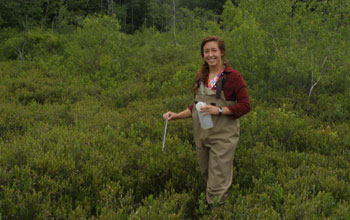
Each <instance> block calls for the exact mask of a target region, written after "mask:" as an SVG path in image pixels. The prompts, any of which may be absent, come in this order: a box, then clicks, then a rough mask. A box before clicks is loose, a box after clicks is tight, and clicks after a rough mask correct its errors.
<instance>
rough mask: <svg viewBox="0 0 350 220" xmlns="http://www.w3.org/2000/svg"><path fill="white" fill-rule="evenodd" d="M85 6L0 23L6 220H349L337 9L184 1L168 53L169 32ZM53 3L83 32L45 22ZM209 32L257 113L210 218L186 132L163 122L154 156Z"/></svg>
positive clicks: (343, 53) (343, 13)
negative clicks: (130, 26) (226, 191)
mask: <svg viewBox="0 0 350 220" xmlns="http://www.w3.org/2000/svg"><path fill="white" fill-rule="evenodd" d="M19 2H20V1H17V3H15V1H1V3H0V6H1V7H0V10H1V16H3V11H4V10H5V11H6V8H4V7H3V6H4V5H6V7H7V9H8V8H9V7H10V6H11V7H12V6H13V7H14V8H16V9H18V10H20V9H19V8H17V5H16V4H19ZM37 2H38V4H39V3H40V1H37ZM73 2H74V3H73ZM87 2H89V1H42V2H41V3H40V4H41V5H40V4H39V5H38V6H37V7H36V6H35V7H34V5H32V6H33V8H31V9H32V10H31V11H28V10H25V8H22V9H21V10H24V11H25V13H24V12H23V11H16V13H18V14H20V15H23V16H24V17H26V16H27V14H28V16H27V17H28V18H31V19H32V20H33V23H32V24H31V26H27V27H26V29H24V30H20V29H18V27H17V26H18V25H19V24H20V23H21V22H22V21H20V20H16V19H23V18H22V17H20V16H9V17H7V16H6V19H5V17H1V19H0V25H1V27H2V29H1V32H0V77H1V81H0V94H1V97H0V219H85V218H88V219H242V220H243V219H350V205H349V204H350V199H349V198H350V169H349V167H350V136H349V133H350V126H349V120H350V102H349V100H350V87H349V85H350V76H349V74H348V71H349V69H350V51H349V50H350V49H349V48H350V39H349V36H350V16H349V11H350V4H349V3H348V2H347V1H340V0H334V1H311V0H310V1H283V0H274V1H263V0H246V1H236V2H235V5H234V4H233V3H232V2H231V1H230V0H228V1H226V3H225V4H224V5H217V8H218V10H213V11H207V10H206V9H205V7H204V6H203V5H195V3H198V4H204V3H203V2H202V1H191V2H193V5H189V4H190V3H189V2H190V1H178V3H179V4H180V5H181V4H183V6H184V7H186V8H179V9H178V10H177V16H178V18H177V19H178V21H177V23H176V27H177V33H176V37H177V44H175V43H174V35H173V33H172V32H167V31H165V30H169V29H170V26H169V24H171V23H167V24H166V27H164V28H163V29H162V28H161V26H158V25H159V24H160V23H157V24H154V25H152V27H151V25H150V26H145V27H143V28H140V29H139V30H138V31H135V33H134V34H132V35H130V34H127V32H128V31H127V30H126V29H125V27H126V26H125V20H123V19H121V17H120V16H121V15H120V14H119V15H114V13H111V14H110V15H108V13H107V15H103V14H100V15H96V14H95V15H88V16H85V15H87V14H89V13H90V12H96V7H99V6H100V7H103V9H104V10H106V8H105V7H107V6H106V5H107V3H109V2H112V3H113V1H95V2H94V1H91V2H90V3H91V4H87ZM93 2H94V3H93ZM120 2H124V1H120ZM125 2H126V1H125ZM131 2H134V3H135V4H136V2H138V1H129V2H128V4H129V3H130V4H131ZM140 2H142V1H140ZM144 2H148V3H151V2H156V3H157V2H158V1H144ZM159 2H160V1H159ZM186 2H187V3H186ZM200 2H202V3H200ZM204 2H208V5H210V4H212V3H213V2H214V1H204ZM25 3H27V1H23V4H22V5H23V6H25ZM49 3H50V5H51V6H52V7H53V8H55V7H56V6H57V7H58V5H61V6H62V8H61V10H63V11H64V10H65V13H68V12H69V13H71V14H72V15H73V14H74V15H79V16H80V19H81V20H79V25H78V26H72V24H69V23H61V24H60V25H61V26H60V27H56V26H55V27H52V26H51V27H50V25H49V26H47V24H45V25H41V24H40V22H42V21H43V20H42V19H41V18H38V17H35V16H36V15H37V13H39V14H40V13H41V16H42V15H43V14H42V13H44V15H45V16H44V17H45V18H46V20H44V21H45V22H46V21H47V19H48V18H51V19H53V20H55V19H59V18H60V16H61V15H62V14H59V15H60V16H54V15H55V13H56V14H57V13H58V12H53V11H51V10H54V9H53V8H51V6H50V7H49V6H48V4H49ZM170 3H171V2H170ZM170 3H169V5H170V6H171V4H170ZM53 4H57V5H56V6H55V5H53ZM67 4H86V7H85V8H84V7H78V5H76V6H75V5H67ZM105 4H106V5H105ZM43 5H44V6H46V8H47V10H46V11H45V10H44V11H45V12H44V11H43V8H42V7H43ZM15 6H16V7H15ZM54 6H55V7H54ZM114 6H115V7H117V6H118V4H117V3H115V4H114ZM135 7H136V6H135ZM142 7H143V6H142ZM196 7H197V8H196ZM199 7H202V8H199ZM44 8H45V7H44ZM117 8H118V7H117ZM151 8H152V9H154V10H157V11H156V12H157V13H160V12H161V11H162V10H161V9H156V7H155V6H154V7H153V6H152V7H151ZM68 9H69V10H68ZM73 9H74V10H73ZM127 9H129V7H127ZM222 9H223V11H221V10H222ZM79 10H81V11H80V12H78V11H79ZM116 10H117V9H116ZM63 11H61V12H62V13H63ZM163 12H164V11H163ZM7 13H9V12H7ZM16 13H14V15H16ZM23 13H24V14H23ZM26 13H27V14H26ZM215 13H216V14H215ZM8 15H9V14H8ZM29 15H31V17H30V16H29ZM152 15H156V13H152ZM201 15H203V16H201ZM204 15H205V16H204ZM62 16H63V15H62ZM75 18H77V16H76V17H75ZM144 18H145V17H144ZM53 20H52V21H53ZM219 20H220V22H218V21H219ZM135 30H136V28H135ZM211 34H217V35H220V36H222V37H223V38H224V40H225V42H226V46H227V58H228V60H229V61H230V63H231V66H233V67H234V68H235V69H238V70H239V71H241V72H242V74H243V76H244V78H245V81H246V83H247V85H248V91H249V94H250V98H251V103H252V110H251V112H250V113H249V114H247V115H246V116H244V117H242V119H241V139H240V142H239V147H238V150H237V153H236V157H235V163H234V180H233V185H232V192H231V194H230V197H229V198H228V200H227V202H226V203H225V204H224V205H223V206H220V207H213V208H212V209H210V208H209V207H208V206H207V205H206V203H205V196H204V194H203V192H204V191H205V185H204V183H203V181H202V178H201V176H200V172H199V167H198V164H197V158H196V153H195V150H194V143H193V131H192V122H191V120H183V121H174V122H171V123H169V125H168V136H167V140H166V148H165V151H164V152H162V151H161V148H162V137H163V129H164V120H163V119H162V117H161V115H162V114H163V113H164V112H166V111H168V110H172V111H181V110H183V109H184V108H186V106H188V105H190V104H191V102H192V99H193V95H192V94H191V89H192V86H193V82H194V76H195V73H196V72H197V71H198V69H199V68H200V66H201V64H202V60H201V57H200V51H199V45H200V42H201V40H202V39H203V38H204V37H205V36H207V35H211Z"/></svg>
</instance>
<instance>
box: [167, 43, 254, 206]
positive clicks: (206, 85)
mask: <svg viewBox="0 0 350 220" xmlns="http://www.w3.org/2000/svg"><path fill="white" fill-rule="evenodd" d="M201 54H202V57H203V61H204V64H203V67H202V69H201V70H200V71H199V72H198V73H197V76H196V84H195V88H194V89H193V91H194V93H195V100H194V103H193V104H192V105H191V106H190V107H189V108H187V109H186V110H184V111H182V112H180V113H174V112H167V113H165V114H164V115H163V117H164V119H167V118H168V120H175V119H183V118H189V117H192V118H193V129H194V140H195V143H196V151H197V156H198V161H199V166H200V169H201V173H202V175H203V178H204V181H205V182H206V199H207V202H208V204H210V205H211V204H214V201H217V202H218V203H219V204H223V203H224V202H225V200H226V197H227V196H228V191H229V189H230V186H231V184H232V172H233V159H234V155H235V151H236V147H237V143H238V140H239V136H240V120H239V118H240V117H241V116H243V115H244V114H246V113H248V112H249V111H250V101H249V97H248V92H247V88H246V85H245V82H244V80H243V77H242V75H241V74H240V72H238V71H237V70H234V69H232V68H231V67H230V66H229V64H228V63H227V62H225V61H224V60H223V59H224V56H225V44H224V41H223V40H222V39H221V38H219V37H217V36H209V37H207V38H205V39H204V40H203V41H202V44H201ZM197 103H198V104H202V103H206V104H205V105H204V106H203V107H201V108H199V111H197V108H193V107H194V105H197ZM207 115H210V116H211V117H212V121H213V125H214V126H213V127H211V128H207V127H202V126H201V122H200V118H201V117H202V116H207Z"/></svg>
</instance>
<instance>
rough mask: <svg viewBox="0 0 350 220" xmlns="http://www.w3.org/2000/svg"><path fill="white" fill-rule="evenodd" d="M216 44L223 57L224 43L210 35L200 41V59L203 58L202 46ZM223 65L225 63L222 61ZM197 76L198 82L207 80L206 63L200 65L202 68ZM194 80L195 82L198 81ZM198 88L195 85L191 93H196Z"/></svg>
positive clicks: (207, 67)
mask: <svg viewBox="0 0 350 220" xmlns="http://www.w3.org/2000/svg"><path fill="white" fill-rule="evenodd" d="M212 41H214V42H216V43H217V44H218V47H219V49H220V51H221V53H222V54H223V55H224V56H225V43H224V40H222V39H221V38H220V37H218V36H215V35H212V36H209V37H206V38H204V39H203V41H202V44H201V55H202V57H204V49H203V48H204V45H205V44H206V43H208V42H212ZM224 63H226V62H225V61H224ZM197 75H198V76H199V78H198V79H199V81H200V82H204V81H205V80H206V79H207V78H208V75H209V65H208V63H207V62H205V61H204V63H203V65H202V68H201V69H200V70H199V71H198V74H197ZM198 79H196V80H198ZM198 86H199V85H197V84H196V85H195V86H194V88H193V92H196V90H197V89H198Z"/></svg>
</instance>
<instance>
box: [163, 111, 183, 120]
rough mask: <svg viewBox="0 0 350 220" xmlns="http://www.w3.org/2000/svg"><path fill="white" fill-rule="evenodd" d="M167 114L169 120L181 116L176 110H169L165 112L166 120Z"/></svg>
mask: <svg viewBox="0 0 350 220" xmlns="http://www.w3.org/2000/svg"><path fill="white" fill-rule="evenodd" d="M167 115H168V120H169V121H171V120H175V119H178V117H179V114H177V113H175V112H167V113H164V114H163V118H164V120H166V116H167Z"/></svg>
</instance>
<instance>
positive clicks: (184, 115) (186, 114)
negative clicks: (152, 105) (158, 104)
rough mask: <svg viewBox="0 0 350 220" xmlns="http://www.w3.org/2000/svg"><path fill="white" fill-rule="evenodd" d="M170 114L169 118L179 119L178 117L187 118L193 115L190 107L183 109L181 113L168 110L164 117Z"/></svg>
mask: <svg viewBox="0 0 350 220" xmlns="http://www.w3.org/2000/svg"><path fill="white" fill-rule="evenodd" d="M167 115H168V120H169V121H171V120H177V119H185V118H190V117H192V112H191V110H190V109H188V108H187V109H186V110H183V111H182V112H180V113H175V112H167V113H164V114H163V118H164V119H166V116H167Z"/></svg>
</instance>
